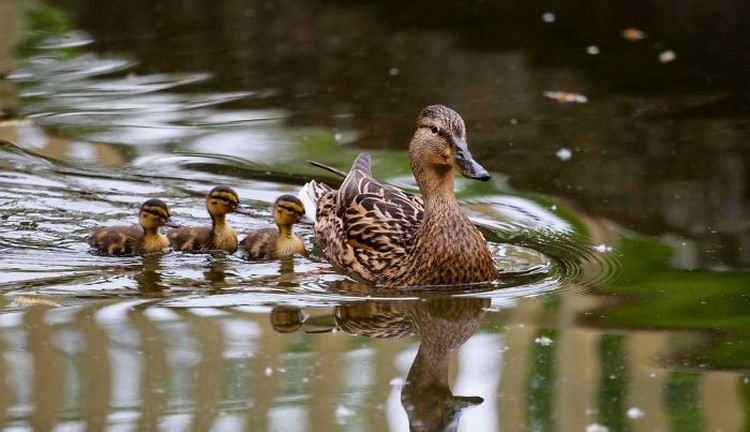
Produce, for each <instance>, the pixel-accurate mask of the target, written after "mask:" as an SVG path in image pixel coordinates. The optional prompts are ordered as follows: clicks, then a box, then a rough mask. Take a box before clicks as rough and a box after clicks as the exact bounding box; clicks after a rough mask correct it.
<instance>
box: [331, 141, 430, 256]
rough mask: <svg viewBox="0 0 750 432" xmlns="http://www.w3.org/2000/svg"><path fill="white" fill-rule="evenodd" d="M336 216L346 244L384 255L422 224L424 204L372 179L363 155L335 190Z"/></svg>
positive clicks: (401, 245) (398, 247)
mask: <svg viewBox="0 0 750 432" xmlns="http://www.w3.org/2000/svg"><path fill="white" fill-rule="evenodd" d="M336 216H337V217H338V218H339V219H340V220H341V224H342V228H343V230H344V233H345V236H346V240H347V243H349V244H350V245H352V246H353V247H355V248H363V249H370V250H372V251H373V252H380V253H383V252H389V251H394V250H395V249H401V248H404V247H405V246H406V243H408V241H409V239H411V237H412V236H413V234H414V232H415V231H416V229H417V228H419V225H420V224H421V223H422V219H423V218H424V202H423V201H422V197H420V196H419V195H413V194H407V193H405V192H403V191H401V190H399V189H396V188H394V187H391V186H386V185H383V184H382V183H380V182H378V181H377V180H375V179H374V178H373V177H372V174H371V169H370V155H368V154H366V153H362V154H360V155H359V156H358V157H357V159H356V160H355V161H354V164H353V165H352V169H351V170H350V171H349V174H347V176H346V178H345V179H344V182H343V183H342V184H341V188H340V189H339V190H338V194H337V196H336Z"/></svg>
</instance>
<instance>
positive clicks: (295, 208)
mask: <svg viewBox="0 0 750 432" xmlns="http://www.w3.org/2000/svg"><path fill="white" fill-rule="evenodd" d="M273 218H274V220H275V221H276V224H277V225H285V226H288V225H294V224H296V223H304V224H312V223H314V221H312V220H310V217H309V216H307V215H306V214H305V206H304V204H302V201H300V199H299V198H297V197H296V196H294V195H289V194H286V195H282V196H280V197H278V198H277V199H276V202H275V203H274V205H273Z"/></svg>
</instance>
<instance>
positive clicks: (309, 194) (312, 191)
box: [297, 180, 333, 221]
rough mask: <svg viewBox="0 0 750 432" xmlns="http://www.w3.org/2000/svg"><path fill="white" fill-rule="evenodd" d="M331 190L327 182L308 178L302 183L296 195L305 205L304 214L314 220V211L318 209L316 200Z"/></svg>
mask: <svg viewBox="0 0 750 432" xmlns="http://www.w3.org/2000/svg"><path fill="white" fill-rule="evenodd" d="M332 190H333V189H332V188H331V187H330V186H328V185H327V184H325V183H320V182H317V181H315V180H310V181H309V182H307V183H305V184H304V185H302V188H301V189H300V190H299V193H298V194H297V197H298V198H299V199H300V201H302V204H303V205H304V206H305V215H307V217H309V218H310V220H313V221H314V220H315V213H316V212H317V210H318V201H319V200H320V198H322V197H323V195H325V194H327V193H328V192H330V191H332Z"/></svg>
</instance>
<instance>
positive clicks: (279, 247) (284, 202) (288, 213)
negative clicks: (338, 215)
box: [241, 195, 313, 260]
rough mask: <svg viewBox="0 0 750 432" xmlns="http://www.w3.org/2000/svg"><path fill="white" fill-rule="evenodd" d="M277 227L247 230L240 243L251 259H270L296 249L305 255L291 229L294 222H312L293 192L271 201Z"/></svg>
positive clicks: (292, 252)
mask: <svg viewBox="0 0 750 432" xmlns="http://www.w3.org/2000/svg"><path fill="white" fill-rule="evenodd" d="M273 218H274V220H275V221H276V226H277V227H278V229H276V228H261V229H256V230H252V231H248V232H247V236H245V238H244V239H242V242H241V244H242V245H243V247H244V249H245V250H246V251H247V256H248V258H250V259H258V260H272V259H277V258H282V257H286V256H291V255H294V254H295V253H298V254H300V255H302V256H307V250H305V245H304V243H302V240H300V239H299V237H297V236H296V235H294V232H293V231H292V229H293V226H294V224H296V223H299V222H302V223H309V224H312V223H313V221H312V220H310V218H308V217H307V215H306V214H305V206H304V205H302V201H300V200H299V198H297V197H296V196H294V195H282V196H280V197H279V198H277V199H276V202H275V203H274V205H273Z"/></svg>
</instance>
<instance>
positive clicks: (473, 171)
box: [453, 142, 492, 181]
mask: <svg viewBox="0 0 750 432" xmlns="http://www.w3.org/2000/svg"><path fill="white" fill-rule="evenodd" d="M453 162H455V164H456V168H458V170H459V171H460V172H461V174H462V175H463V176H464V177H467V178H470V179H474V180H481V181H487V180H489V179H491V178H492V175H491V174H490V173H489V172H487V170H486V169H484V167H483V166H482V165H479V163H478V162H477V161H475V160H474V157H473V156H472V155H471V153H470V152H469V149H468V147H467V146H466V142H460V143H457V145H456V154H455V155H454V156H453Z"/></svg>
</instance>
